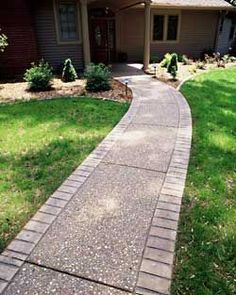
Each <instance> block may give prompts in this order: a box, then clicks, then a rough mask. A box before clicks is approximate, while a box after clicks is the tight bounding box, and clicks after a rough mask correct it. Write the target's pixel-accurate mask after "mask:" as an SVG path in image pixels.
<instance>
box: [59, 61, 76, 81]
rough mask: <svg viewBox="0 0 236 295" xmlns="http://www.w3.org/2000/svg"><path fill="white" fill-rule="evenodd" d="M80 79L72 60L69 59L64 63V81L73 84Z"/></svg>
mask: <svg viewBox="0 0 236 295" xmlns="http://www.w3.org/2000/svg"><path fill="white" fill-rule="evenodd" d="M77 78H78V76H77V73H76V70H75V68H74V66H73V64H72V62H71V59H70V58H67V59H66V60H65V62H64V68H63V71H62V81H64V82H73V81H75V80H76V79H77Z"/></svg>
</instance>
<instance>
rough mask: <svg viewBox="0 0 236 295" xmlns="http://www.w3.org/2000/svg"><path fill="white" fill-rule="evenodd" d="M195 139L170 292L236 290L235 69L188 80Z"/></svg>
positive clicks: (229, 293) (191, 294)
mask: <svg viewBox="0 0 236 295" xmlns="http://www.w3.org/2000/svg"><path fill="white" fill-rule="evenodd" d="M181 92H182V93H183V95H184V96H185V97H186V99H187V101H188V103H189V104H190V107H191V110H192V117H193V143H192V151H191V160H190V166H189V171H188V177H187V183H186V189H185V196H184V199H183V206H182V212H181V221H180V227H179V233H178V243H177V258H176V266H175V274H174V282H173V285H172V292H171V294H172V295H180V294H181V295H200V294H201V295H202V294H204V295H215V294H218V295H233V294H236V277H235V274H236V226H235V220H236V198H235V196H236V174H235V159H236V158H235V157H236V141H235V135H236V133H235V132H236V130H235V127H236V100H235V98H236V97H235V94H236V68H230V69H225V70H212V71H210V72H208V73H206V74H203V75H199V76H197V77H195V79H193V80H190V81H187V82H186V83H184V84H183V86H182V87H181Z"/></svg>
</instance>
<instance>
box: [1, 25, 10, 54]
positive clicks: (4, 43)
mask: <svg viewBox="0 0 236 295" xmlns="http://www.w3.org/2000/svg"><path fill="white" fill-rule="evenodd" d="M0 32H1V29H0ZM7 46H8V42H7V36H6V35H4V34H0V51H1V52H3V51H4V50H5V48H6V47H7Z"/></svg>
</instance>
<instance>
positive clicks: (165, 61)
mask: <svg viewBox="0 0 236 295" xmlns="http://www.w3.org/2000/svg"><path fill="white" fill-rule="evenodd" d="M171 56H172V55H171V54H170V53H166V54H165V55H164V58H163V60H162V61H161V64H160V66H161V67H162V68H167V66H168V64H169V63H170V60H171Z"/></svg>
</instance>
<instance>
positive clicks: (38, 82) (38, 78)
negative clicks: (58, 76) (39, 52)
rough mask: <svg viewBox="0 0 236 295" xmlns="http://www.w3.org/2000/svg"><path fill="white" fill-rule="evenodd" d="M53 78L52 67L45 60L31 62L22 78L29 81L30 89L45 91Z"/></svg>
mask: <svg viewBox="0 0 236 295" xmlns="http://www.w3.org/2000/svg"><path fill="white" fill-rule="evenodd" d="M52 78H53V74H52V68H51V67H50V66H49V64H48V63H47V62H45V61H43V60H42V61H40V62H39V63H38V64H35V63H32V64H31V68H30V69H28V70H26V73H25V75H24V80H25V81H27V82H28V83H29V89H30V90H32V91H45V90H48V89H49V88H50V87H51V81H52Z"/></svg>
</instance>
